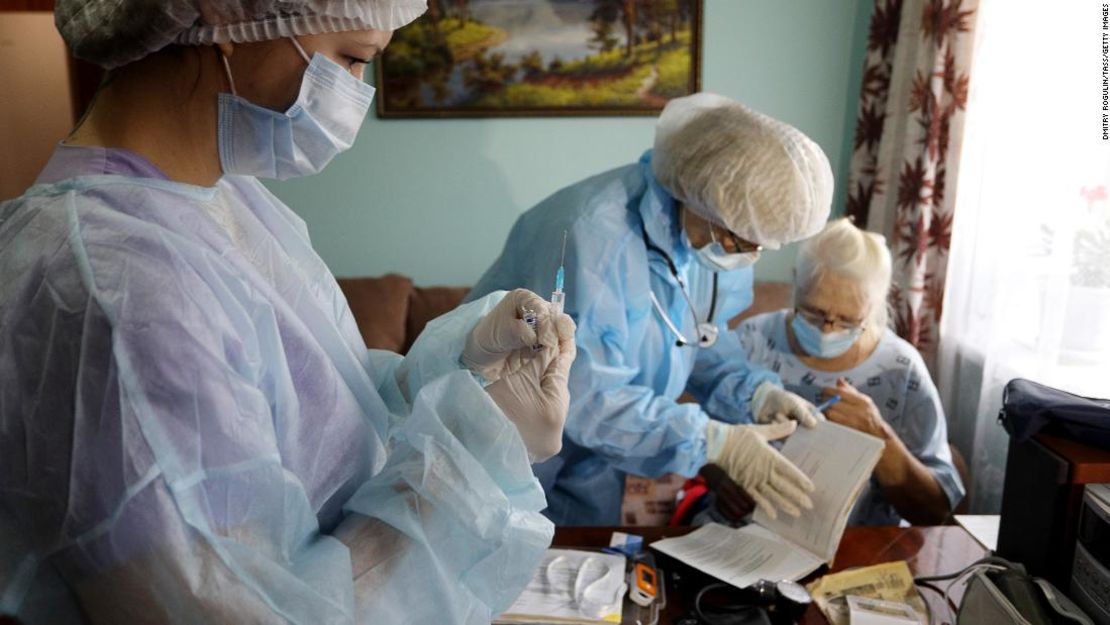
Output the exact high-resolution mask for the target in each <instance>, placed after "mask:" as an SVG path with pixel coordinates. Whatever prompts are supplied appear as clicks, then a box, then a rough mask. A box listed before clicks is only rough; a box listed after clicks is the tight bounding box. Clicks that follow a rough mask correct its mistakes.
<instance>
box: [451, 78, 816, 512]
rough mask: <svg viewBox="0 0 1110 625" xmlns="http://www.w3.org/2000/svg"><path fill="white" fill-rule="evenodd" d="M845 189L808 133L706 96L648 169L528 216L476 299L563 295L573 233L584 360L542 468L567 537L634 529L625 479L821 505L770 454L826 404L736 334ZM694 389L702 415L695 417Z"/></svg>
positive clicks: (772, 503) (557, 198)
mask: <svg viewBox="0 0 1110 625" xmlns="http://www.w3.org/2000/svg"><path fill="white" fill-rule="evenodd" d="M832 187H833V183H832V172H831V169H830V167H829V163H828V159H827V158H826V157H825V154H824V153H823V152H822V151H821V148H820V147H819V146H818V145H817V144H816V143H814V142H813V141H812V140H810V139H809V138H808V137H806V136H805V135H804V134H802V133H801V132H800V131H798V130H797V129H795V128H793V127H791V126H789V125H787V124H784V123H782V122H779V121H777V120H774V119H772V118H770V117H767V116H766V115H762V114H760V113H757V112H755V111H753V110H751V109H749V108H747V107H745V106H743V105H742V104H740V103H738V102H735V101H733V100H729V99H727V98H724V97H721V96H717V95H713V94H695V95H693V96H689V97H685V98H679V99H676V100H673V101H671V102H670V103H669V104H668V105H667V107H666V108H665V109H664V111H663V113H662V115H661V116H660V118H659V122H658V125H657V128H656V136H655V147H654V150H650V151H648V152H647V153H645V154H644V155H643V157H642V158H641V159H640V161H639V162H638V163H635V164H632V165H627V166H625V167H621V168H618V169H615V170H612V171H609V172H605V173H602V174H600V175H597V176H594V177H592V178H588V179H586V180H583V181H581V182H578V183H576V184H573V185H571V186H569V187H567V188H565V189H562V190H560V191H558V192H556V193H555V194H554V195H552V196H551V197H549V198H547V199H546V200H544V201H543V202H541V203H540V204H539V205H537V206H535V207H534V208H532V209H530V210H529V211H527V212H526V213H525V214H524V215H522V216H521V217H520V218H519V220H518V221H517V222H516V224H515V225H514V227H513V229H512V231H511V233H510V235H509V238H508V241H507V242H506V244H505V249H504V250H503V251H502V253H501V256H500V257H499V258H498V259H497V260H496V261H495V262H494V264H493V266H492V267H490V269H489V270H488V271H487V272H486V274H485V275H484V276H483V277H482V279H481V280H480V281H479V282H478V284H477V285H476V286H475V288H474V290H473V291H472V292H471V294H470V299H475V298H478V297H481V296H483V295H485V294H487V293H490V292H493V291H496V290H499V289H505V288H517V287H523V288H529V289H532V290H534V291H536V292H539V293H546V292H550V291H551V289H552V287H553V280H554V277H555V273H556V270H557V268H558V266H559V263H560V260H561V258H562V247H563V233H564V231H565V232H566V233H567V243H566V252H565V255H566V258H565V267H566V271H567V274H566V275H567V277H566V311H567V312H568V313H569V314H570V315H571V317H572V318H573V319H574V320H575V321H576V322H577V324H578V332H577V338H576V341H577V345H578V358H577V360H576V361H575V363H574V365H573V367H572V369H571V375H570V389H571V405H570V412H569V414H568V417H567V421H566V427H565V431H564V441H563V449H562V452H561V453H560V454H559V455H558V456H557V457H555V458H553V459H552V460H550V461H548V462H546V463H543V464H540V465H536V466H535V467H534V469H535V471H536V474H537V476H538V477H539V478H540V481H541V483H542V484H543V486H544V490H545V491H546V494H547V498H548V508H547V510H546V511H545V514H546V515H547V516H548V517H549V518H551V519H552V520H554V521H555V523H556V524H558V525H618V524H619V522H620V518H619V517H620V505H621V497H622V495H623V492H624V481H625V475H626V474H628V473H632V474H636V475H641V476H644V477H659V476H662V475H664V474H667V473H678V474H680V475H684V476H693V475H694V474H696V473H697V472H698V470H699V469H700V468H702V467H703V465H706V464H707V463H711V464H715V465H718V466H720V467H721V468H722V469H724V473H725V474H727V475H728V476H729V477H731V479H732V480H735V482H737V483H738V484H739V485H740V486H741V487H742V488H743V489H744V490H745V491H746V492H747V494H748V495H749V496H750V497H751V498H752V500H753V501H754V502H755V503H756V504H757V505H759V506H762V507H764V508H766V509H767V510H768V512H769V513H771V514H775V513H776V511H785V512H787V513H789V514H793V515H797V514H799V513H800V512H801V509H803V508H807V507H809V506H810V505H811V504H810V500H809V497H808V495H807V493H808V492H809V491H810V490H812V488H813V487H812V484H811V483H810V481H809V479H808V478H806V476H805V475H804V474H802V473H801V471H799V470H798V469H797V468H796V467H795V466H794V465H792V464H791V463H790V462H789V461H787V460H786V459H785V458H783V457H782V456H781V455H780V454H778V452H777V451H775V450H774V448H773V447H771V446H770V445H768V444H766V443H767V440H769V439H775V438H781V437H783V436H786V435H788V434H789V433H790V432H792V431H793V429H794V427H795V426H796V422H801V423H802V424H803V425H807V426H812V425H813V424H815V422H816V418H817V417H815V415H816V412H815V410H814V408H813V406H812V405H811V404H809V402H807V401H805V400H803V399H802V398H800V397H798V396H797V395H794V394H792V393H789V392H787V391H785V390H783V388H782V386H781V384H780V382H779V379H778V377H777V376H776V375H775V374H774V373H772V372H771V371H768V370H766V369H762V368H756V367H753V366H751V365H750V364H749V363H748V359H747V356H746V355H745V353H744V351H743V350H742V349H741V347H740V344H739V341H738V340H737V338H736V336H735V335H734V334H733V333H730V332H727V331H723V330H725V329H726V327H725V326H726V323H727V321H728V320H729V319H730V318H731V317H733V316H735V315H736V314H738V313H740V312H741V311H743V310H744V309H746V308H747V307H749V306H750V305H751V302H752V297H753V292H752V269H751V266H752V265H753V264H754V263H755V262H756V260H757V259H758V258H759V254H760V251H761V250H762V249H775V248H778V247H779V246H781V245H783V244H785V243H790V242H793V241H797V240H800V239H803V238H806V237H809V236H812V235H813V234H815V233H816V232H818V231H819V230H820V229H821V228H822V226H823V225H824V224H825V221H826V219H827V218H828V214H829V207H830V200H831V195H832ZM683 391H690V392H691V393H692V394H693V395H694V397H695V398H696V399H697V401H698V403H690V404H680V403H678V402H677V401H676V400H677V399H678V398H679V396H680V395H681V394H682V392H683ZM753 421H754V422H756V423H758V424H761V425H753V424H752V422H753Z"/></svg>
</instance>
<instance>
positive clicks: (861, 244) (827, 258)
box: [794, 218, 891, 328]
mask: <svg viewBox="0 0 1110 625" xmlns="http://www.w3.org/2000/svg"><path fill="white" fill-rule="evenodd" d="M828 273H832V274H835V275H837V276H840V277H841V278H844V279H846V280H851V281H853V282H855V283H856V285H857V286H858V288H859V290H860V294H861V295H863V296H864V297H866V298H867V302H868V304H869V305H870V308H871V313H870V315H869V320H870V321H871V322H872V323H873V324H874V326H875V327H876V328H883V327H886V324H887V319H888V317H889V314H888V311H887V304H886V296H887V292H888V291H889V290H890V276H891V258H890V250H889V249H888V248H887V246H886V238H885V237H883V235H881V234H877V233H874V232H867V231H866V230H860V229H859V228H857V227H856V226H855V224H853V223H852V222H851V220H849V219H846V218H841V219H835V220H833V221H830V222H829V223H828V225H826V226H825V228H824V229H823V230H822V231H821V232H820V233H819V234H818V235H817V236H815V237H813V238H811V239H807V240H806V241H805V242H804V243H802V244H801V246H800V247H799V248H798V255H797V257H796V258H795V259H794V302H795V303H802V302H803V301H805V299H806V297H807V296H808V294H809V293H810V290H811V289H812V288H813V285H814V284H816V283H817V281H818V280H821V278H822V277H823V276H824V275H826V274H828Z"/></svg>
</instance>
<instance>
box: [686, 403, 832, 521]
mask: <svg viewBox="0 0 1110 625" xmlns="http://www.w3.org/2000/svg"><path fill="white" fill-rule="evenodd" d="M797 426H798V424H797V423H795V422H793V421H783V422H781V423H771V424H767V425H730V424H727V423H721V422H720V421H712V420H711V421H709V425H708V427H707V428H706V432H705V435H706V459H707V460H708V461H709V462H711V463H713V464H716V465H718V466H720V467H721V468H722V469H724V470H725V472H726V473H728V476H729V477H730V478H732V480H733V481H734V482H736V483H737V484H739V485H740V486H741V487H743V488H744V491H745V492H746V493H747V494H748V496H749V497H751V498H752V500H753V501H755V504H756V505H757V506H759V507H761V508H763V510H764V511H765V512H766V513H767V516H769V517H771V518H772V519H774V518H776V517H777V516H778V510H782V511H783V512H786V513H787V514H789V515H790V516H794V517H796V516H799V515H801V513H802V508H805V509H806V510H809V509H812V508H813V502H812V501H811V500H810V498H809V495H808V494H807V493H811V492H813V482H811V481H810V479H809V478H808V477H806V474H805V473H802V471H801V469H799V468H798V467H796V466H794V463H792V462H790V461H789V460H787V459H786V457H785V456H783V455H782V454H780V453H779V452H778V450H777V449H775V448H774V447H771V446H770V445H768V444H767V442H768V441H773V440H778V439H780V438H785V437H787V436H790V434H792V433H793V432H794V430H795V429H796V428H797Z"/></svg>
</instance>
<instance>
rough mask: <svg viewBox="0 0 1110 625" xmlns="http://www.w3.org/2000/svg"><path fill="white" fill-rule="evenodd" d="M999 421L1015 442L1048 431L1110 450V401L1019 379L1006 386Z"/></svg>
mask: <svg viewBox="0 0 1110 625" xmlns="http://www.w3.org/2000/svg"><path fill="white" fill-rule="evenodd" d="M1108 380H1110V376H1108ZM998 420H999V421H1000V422H1001V423H1002V427H1004V428H1006V431H1007V432H1009V433H1010V438H1011V439H1012V440H1013V441H1014V442H1015V443H1020V442H1022V441H1024V440H1026V439H1027V438H1029V437H1031V436H1033V435H1034V434H1036V433H1037V432H1040V431H1041V430H1042V429H1044V431H1045V433H1047V434H1055V435H1058V436H1062V437H1064V438H1069V439H1072V440H1075V441H1079V442H1081V443H1086V444H1088V445H1094V446H1095V447H1102V448H1103V449H1110V400H1107V399H1092V398H1087V397H1080V396H1079V395H1072V394H1071V393H1065V392H1064V391H1061V390H1057V389H1054V388H1051V387H1048V386H1045V385H1043V384H1037V383H1036V382H1033V381H1031V380H1023V379H1021V378H1016V379H1013V380H1010V382H1009V383H1008V384H1006V390H1005V391H1003V393H1002V410H1001V412H999V413H998Z"/></svg>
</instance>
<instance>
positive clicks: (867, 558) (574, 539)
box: [552, 525, 987, 625]
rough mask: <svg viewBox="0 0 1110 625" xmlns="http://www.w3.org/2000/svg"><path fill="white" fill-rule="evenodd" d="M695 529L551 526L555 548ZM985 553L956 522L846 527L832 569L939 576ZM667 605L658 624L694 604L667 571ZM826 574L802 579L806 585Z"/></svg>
mask: <svg viewBox="0 0 1110 625" xmlns="http://www.w3.org/2000/svg"><path fill="white" fill-rule="evenodd" d="M694 529H697V528H692V527H559V528H556V529H555V540H554V542H553V545H552V546H554V547H571V548H574V547H581V548H591V547H594V548H600V547H605V546H608V544H609V537H610V535H612V533H613V532H615V531H619V532H627V533H629V534H638V535H640V536H643V537H644V544H647V545H650V544H651V543H653V542H655V541H657V540H659V539H660V538H667V537H670V536H682V535H683V534H687V533H689V532H691V531H693V530H694ZM985 555H987V552H986V549H984V548H983V547H982V546H981V545H980V544H979V543H978V542H976V541H975V539H974V538H972V537H971V534H968V533H967V530H965V529H964V528H962V527H959V526H957V525H945V526H940V527H907V528H901V527H849V528H848V529H847V530H845V532H844V537H843V538H842V539H841V541H840V548H839V549H838V550H837V552H836V559H835V561H834V563H833V567H832V569H831V570H830V571H828V572H832V573H835V572H837V571H843V570H844V569H848V568H854V567H860V566H870V565H872V564H881V563H883V562H890V561H892V560H906V562H907V563H908V564H909V567H910V571H912V572H913V574H914V575H937V574H941V573H951V572H955V571H958V570H959V569H962V568H963V567H965V566H967V565H968V564H971V563H972V562H974V561H976V560H978V559H979V558H982V557H984V556H985ZM665 573H666V580H665V582H664V583H665V584H667V587H666V593H667V609H666V610H665V611H664V613H663V615H662V617H661V618H660V620H659V622H660V625H666V624H667V623H675V622H677V621H678V619H680V618H682V617H683V616H685V615H686V614H688V613H689V612H690V610H691V609H692V608H693V599H694V594H693V593H694V592H696V590H693V589H685V588H681V589H678V590H675V589H674V588H673V585H672V580H671V573H672V571H667V570H665ZM823 574H824V572H819V573H818V575H813V576H811V577H809V578H806V579H805V580H803V583H808V582H810V581H813V579H816V578H817V577H818V576H819V575H823ZM921 594H922V596H924V597H925V601H926V602H927V603H928V604H929V609H930V610H933V611H934V613H936V614H937V615H939V616H940V617H941V618H940V619H939V620H940V622H943V621H945V620H947V615H948V612H947V609H946V608H945V607H944V605H943V600H942V599H941V598H940V597H939V596H937V595H936V593H932V592H930V591H927V590H925V591H922V593H921ZM962 595H963V590H962V588H961V589H954V592H953V595H952V597H953V600H955V601H956V602H957V603H958V602H959V600H960V598H961V597H962ZM827 622H828V621H826V620H825V617H824V616H823V615H822V614H821V613H820V611H818V609H817V607H816V606H813V607H811V608H810V609H809V611H808V612H806V614H805V616H804V617H803V618H802V620H801V623H803V624H805V625H819V624H826V623H827Z"/></svg>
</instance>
